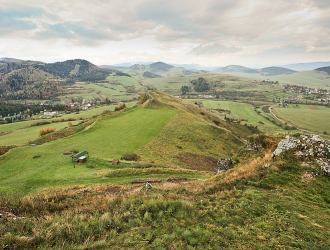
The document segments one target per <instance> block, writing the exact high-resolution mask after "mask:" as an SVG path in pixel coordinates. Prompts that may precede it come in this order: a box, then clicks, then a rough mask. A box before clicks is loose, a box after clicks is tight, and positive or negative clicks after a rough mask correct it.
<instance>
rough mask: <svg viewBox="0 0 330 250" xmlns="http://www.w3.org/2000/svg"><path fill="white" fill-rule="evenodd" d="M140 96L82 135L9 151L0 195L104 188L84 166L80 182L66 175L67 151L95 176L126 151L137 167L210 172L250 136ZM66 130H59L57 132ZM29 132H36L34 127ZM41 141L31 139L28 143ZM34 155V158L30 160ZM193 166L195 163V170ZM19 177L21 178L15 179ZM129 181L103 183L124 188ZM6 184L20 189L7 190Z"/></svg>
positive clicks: (172, 101)
mask: <svg viewBox="0 0 330 250" xmlns="http://www.w3.org/2000/svg"><path fill="white" fill-rule="evenodd" d="M146 97H147V98H145V100H144V102H143V103H142V104H141V105H140V106H136V107H134V108H129V109H127V110H125V111H122V112H121V113H114V114H113V115H110V116H108V115H105V116H103V117H102V118H99V119H97V120H95V121H94V123H93V125H92V126H91V127H90V128H89V129H87V130H83V128H84V125H83V124H82V125H79V126H78V131H81V130H83V131H81V132H79V133H77V134H75V135H73V136H70V137H67V138H64V139H60V140H56V141H52V142H48V143H45V144H42V145H39V146H36V147H31V146H29V144H27V145H28V146H25V147H19V148H15V149H12V150H11V151H10V152H8V153H7V154H5V155H4V156H2V157H0V165H1V170H2V176H1V177H0V179H1V181H0V183H1V184H0V192H1V191H6V192H13V191H15V192H19V193H25V194H26V193H29V192H35V191H36V190H42V189H44V188H47V187H56V186H63V185H72V184H74V183H76V184H79V183H80V184H88V183H90V184H92V183H104V181H103V179H102V178H100V179H93V177H92V176H91V172H90V170H89V169H88V168H86V167H85V166H83V167H82V168H80V167H79V169H80V170H81V171H82V172H81V174H82V175H83V176H85V177H82V178H80V177H79V178H78V176H75V177H74V176H71V175H72V173H71V172H72V166H73V165H72V162H71V158H70V157H69V156H63V155H62V152H63V151H66V150H70V149H73V148H78V149H79V150H81V151H82V150H86V151H88V152H89V154H90V158H91V162H95V163H96V164H98V165H99V168H95V169H94V171H96V172H98V171H99V170H100V173H101V172H102V171H104V170H106V169H107V167H106V166H103V162H106V160H109V159H113V158H120V157H121V155H123V154H124V153H128V152H135V153H137V154H139V155H140V156H141V160H142V161H143V162H148V163H150V162H154V163H156V164H160V165H165V166H171V167H173V168H175V169H176V168H182V167H184V168H190V169H194V170H208V171H210V170H211V171H212V172H213V171H214V170H215V168H216V164H215V163H214V162H216V159H217V158H218V157H227V156H233V155H235V152H236V150H237V149H238V148H239V147H240V146H241V145H243V144H244V140H243V138H246V137H247V136H248V135H250V134H251V132H250V130H249V129H248V128H247V127H246V126H242V125H239V124H228V123H227V122H225V121H224V120H222V119H221V118H220V117H219V116H218V115H217V114H216V113H213V112H211V111H208V110H207V109H202V108H200V107H199V106H197V105H195V104H191V103H188V102H185V101H183V100H181V99H178V98H175V97H173V96H170V95H167V94H163V93H160V92H151V91H150V92H148V95H147V96H146ZM49 126H52V125H51V124H50V125H49ZM61 126H62V125H61ZM62 127H63V126H62ZM67 129H68V128H64V129H63V130H62V131H63V133H65V131H67ZM26 130H27V131H32V130H29V129H28V128H26ZM33 131H35V133H37V131H38V128H37V127H36V128H34V129H33ZM22 133H23V134H24V129H23V131H22ZM54 133H55V134H54V138H57V135H56V133H62V132H61V131H59V132H54ZM44 141H45V140H36V141H35V142H34V143H36V144H40V143H42V142H44ZM17 155H20V157H16V156H17ZM34 156H40V158H38V159H34V158H33V157H34ZM203 161H205V162H206V163H203ZM210 161H211V162H212V161H213V163H212V164H213V165H212V164H211V165H210V163H209V162H210ZM97 162H99V163H97ZM196 162H201V164H199V165H196ZM36 166H38V167H37V168H36ZM23 172H24V175H19V173H23ZM44 173H48V174H46V175H45V174H44ZM68 175H70V176H71V177H70V178H68ZM133 177H134V176H132V179H133ZM130 180H131V179H123V180H109V181H110V183H112V182H113V181H114V182H116V183H118V182H120V183H128V182H129V181H130ZM12 183H20V184H19V185H15V186H12ZM27 185H28V188H27Z"/></svg>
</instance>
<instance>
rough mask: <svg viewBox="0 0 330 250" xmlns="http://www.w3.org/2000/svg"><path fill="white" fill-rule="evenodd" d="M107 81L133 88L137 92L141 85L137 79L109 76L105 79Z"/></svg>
mask: <svg viewBox="0 0 330 250" xmlns="http://www.w3.org/2000/svg"><path fill="white" fill-rule="evenodd" d="M107 80H109V81H116V82H119V83H120V84H122V85H123V86H134V87H135V89H136V90H139V89H140V88H141V85H140V84H139V80H140V78H138V77H128V76H113V75H110V76H108V77H107Z"/></svg>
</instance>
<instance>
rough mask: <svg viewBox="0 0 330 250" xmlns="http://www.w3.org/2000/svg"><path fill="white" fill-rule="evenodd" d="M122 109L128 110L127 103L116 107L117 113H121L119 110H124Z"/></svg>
mask: <svg viewBox="0 0 330 250" xmlns="http://www.w3.org/2000/svg"><path fill="white" fill-rule="evenodd" d="M122 109H126V105H125V103H124V104H120V105H118V106H117V107H115V111H119V110H122Z"/></svg>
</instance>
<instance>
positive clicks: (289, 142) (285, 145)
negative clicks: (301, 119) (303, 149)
mask: <svg viewBox="0 0 330 250" xmlns="http://www.w3.org/2000/svg"><path fill="white" fill-rule="evenodd" d="M300 144H301V142H300V140H298V139H296V138H294V137H292V136H289V135H287V136H286V137H285V138H284V139H283V140H282V141H280V143H279V144H278V145H277V148H276V149H275V151H274V152H273V155H272V157H273V158H275V157H276V156H279V155H280V154H281V153H282V152H283V151H285V150H288V149H292V148H296V147H297V146H298V145H300Z"/></svg>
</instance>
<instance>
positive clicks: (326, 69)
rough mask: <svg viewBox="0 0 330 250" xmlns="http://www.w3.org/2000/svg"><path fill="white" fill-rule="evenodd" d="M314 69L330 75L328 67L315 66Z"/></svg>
mask: <svg viewBox="0 0 330 250" xmlns="http://www.w3.org/2000/svg"><path fill="white" fill-rule="evenodd" d="M315 70H316V71H322V72H326V73H327V74H328V75H330V67H322V68H317V69H315Z"/></svg>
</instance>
